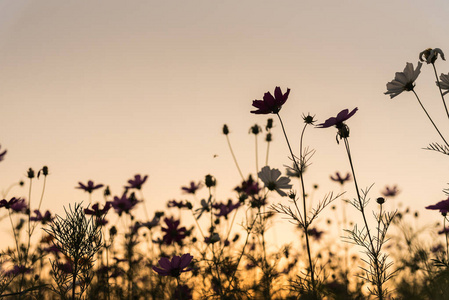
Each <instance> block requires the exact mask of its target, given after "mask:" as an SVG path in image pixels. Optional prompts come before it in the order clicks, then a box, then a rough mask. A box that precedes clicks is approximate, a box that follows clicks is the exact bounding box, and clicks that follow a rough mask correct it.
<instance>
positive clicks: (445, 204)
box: [426, 197, 449, 214]
mask: <svg viewBox="0 0 449 300" xmlns="http://www.w3.org/2000/svg"><path fill="white" fill-rule="evenodd" d="M426 209H430V210H439V211H440V213H442V214H447V213H448V212H449V197H448V198H447V199H446V200H442V201H440V202H438V203H437V204H434V205H429V206H426Z"/></svg>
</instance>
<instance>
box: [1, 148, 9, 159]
mask: <svg viewBox="0 0 449 300" xmlns="http://www.w3.org/2000/svg"><path fill="white" fill-rule="evenodd" d="M0 149H1V146H0ZM6 152H8V151H7V150H5V151H3V152H0V161H2V160H3V159H4V158H5V155H6Z"/></svg>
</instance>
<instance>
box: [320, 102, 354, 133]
mask: <svg viewBox="0 0 449 300" xmlns="http://www.w3.org/2000/svg"><path fill="white" fill-rule="evenodd" d="M357 110H358V108H357V107H356V108H354V109H353V110H352V111H351V112H349V110H348V109H343V110H342V111H341V112H339V113H338V115H337V117H335V118H334V117H332V118H329V119H327V120H326V121H325V122H324V123H321V124H318V125H317V126H316V127H317V128H328V127H331V126H335V127H337V128H341V127H342V126H343V122H344V121H346V120H347V119H349V118H350V117H352V116H353V115H354V114H355V113H356V112H357Z"/></svg>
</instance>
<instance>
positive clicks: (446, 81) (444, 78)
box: [437, 73, 449, 96]
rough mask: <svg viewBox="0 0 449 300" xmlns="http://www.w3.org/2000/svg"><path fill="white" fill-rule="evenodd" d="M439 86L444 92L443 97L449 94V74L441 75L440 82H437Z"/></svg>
mask: <svg viewBox="0 0 449 300" xmlns="http://www.w3.org/2000/svg"><path fill="white" fill-rule="evenodd" d="M437 85H439V86H440V88H441V89H442V90H445V91H444V92H443V96H444V95H446V94H447V93H449V73H447V74H441V75H440V82H439V83H438V82H437Z"/></svg>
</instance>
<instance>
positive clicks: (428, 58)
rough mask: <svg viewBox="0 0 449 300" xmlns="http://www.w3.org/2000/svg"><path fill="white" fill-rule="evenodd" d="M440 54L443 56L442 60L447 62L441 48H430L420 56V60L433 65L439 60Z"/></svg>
mask: <svg viewBox="0 0 449 300" xmlns="http://www.w3.org/2000/svg"><path fill="white" fill-rule="evenodd" d="M438 54H439V55H440V56H441V58H442V59H443V60H446V59H445V58H444V53H443V50H441V49H440V48H433V49H432V48H429V49H426V50H424V51H423V52H421V53H420V54H419V60H420V61H425V62H427V63H428V64H433V63H434V62H435V61H436V60H437V58H438ZM423 57H424V58H423Z"/></svg>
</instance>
